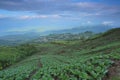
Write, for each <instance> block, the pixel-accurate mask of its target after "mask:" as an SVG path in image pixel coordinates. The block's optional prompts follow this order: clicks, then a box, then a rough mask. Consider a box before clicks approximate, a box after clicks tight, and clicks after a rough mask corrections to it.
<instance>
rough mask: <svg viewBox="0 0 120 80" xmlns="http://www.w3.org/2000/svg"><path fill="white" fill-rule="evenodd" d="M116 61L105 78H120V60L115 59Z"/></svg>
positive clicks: (115, 79)
mask: <svg viewBox="0 0 120 80" xmlns="http://www.w3.org/2000/svg"><path fill="white" fill-rule="evenodd" d="M114 62H115V63H114V64H113V65H112V66H111V67H110V68H109V71H108V73H107V74H106V76H105V77H104V78H103V80H120V60H114Z"/></svg>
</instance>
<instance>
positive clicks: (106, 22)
mask: <svg viewBox="0 0 120 80" xmlns="http://www.w3.org/2000/svg"><path fill="white" fill-rule="evenodd" d="M113 23H114V22H113V21H104V22H103V23H102V24H103V25H112V24H113Z"/></svg>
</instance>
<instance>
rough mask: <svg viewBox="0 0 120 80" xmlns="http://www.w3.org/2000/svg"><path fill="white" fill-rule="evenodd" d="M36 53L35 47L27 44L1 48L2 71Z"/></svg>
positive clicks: (0, 66)
mask: <svg viewBox="0 0 120 80" xmlns="http://www.w3.org/2000/svg"><path fill="white" fill-rule="evenodd" d="M35 52H36V48H35V47H34V46H33V45H30V44H25V45H21V46H17V47H0V70H1V69H4V68H6V67H8V66H10V65H11V64H14V63H15V62H17V61H20V60H22V59H23V58H25V57H26V56H30V55H32V54H33V53H35Z"/></svg>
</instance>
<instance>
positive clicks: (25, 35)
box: [0, 25, 111, 45]
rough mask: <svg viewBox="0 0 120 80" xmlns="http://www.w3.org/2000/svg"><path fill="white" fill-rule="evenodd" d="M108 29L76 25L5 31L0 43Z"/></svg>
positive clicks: (105, 28)
mask: <svg viewBox="0 0 120 80" xmlns="http://www.w3.org/2000/svg"><path fill="white" fill-rule="evenodd" d="M109 29H111V27H108V26H105V25H98V26H86V27H76V28H72V29H64V30H53V31H45V32H35V31H28V32H7V33H6V35H5V36H1V37H0V45H3V44H5V45H6V44H9V45H13V44H18V43H19V44H21V43H25V42H28V41H31V40H34V39H38V38H39V39H41V36H46V35H49V34H63V33H71V34H77V33H83V32H86V31H92V32H93V33H101V32H105V31H107V30H109ZM7 34H9V35H7Z"/></svg>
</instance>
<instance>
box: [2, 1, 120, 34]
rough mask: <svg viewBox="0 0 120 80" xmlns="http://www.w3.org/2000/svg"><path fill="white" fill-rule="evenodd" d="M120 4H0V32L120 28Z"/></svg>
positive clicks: (88, 2)
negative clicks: (108, 26)
mask: <svg viewBox="0 0 120 80" xmlns="http://www.w3.org/2000/svg"><path fill="white" fill-rule="evenodd" d="M119 21H120V0H0V32H9V31H29V30H35V31H40V32H42V31H47V30H57V29H67V28H72V27H82V26H86V25H101V24H102V25H111V26H117V27H119V25H120V22H119Z"/></svg>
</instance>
